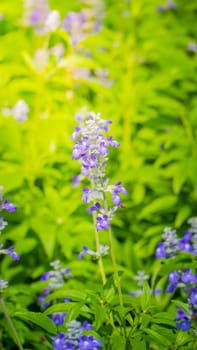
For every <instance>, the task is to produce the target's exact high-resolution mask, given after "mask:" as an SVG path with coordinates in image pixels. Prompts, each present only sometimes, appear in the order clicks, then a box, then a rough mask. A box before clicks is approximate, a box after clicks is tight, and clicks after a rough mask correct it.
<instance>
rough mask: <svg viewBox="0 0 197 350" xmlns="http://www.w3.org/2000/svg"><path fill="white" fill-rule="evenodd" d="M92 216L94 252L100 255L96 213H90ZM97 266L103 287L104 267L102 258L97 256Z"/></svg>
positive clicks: (104, 278)
mask: <svg viewBox="0 0 197 350" xmlns="http://www.w3.org/2000/svg"><path fill="white" fill-rule="evenodd" d="M92 216H93V222H94V229H95V241H96V250H97V252H98V253H100V241H99V234H98V231H97V229H96V213H95V212H93V213H92ZM98 265H99V269H100V274H101V278H102V282H103V285H104V284H105V283H106V275H105V269H104V265H103V259H102V256H99V258H98Z"/></svg>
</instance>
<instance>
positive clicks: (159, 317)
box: [152, 312, 175, 327]
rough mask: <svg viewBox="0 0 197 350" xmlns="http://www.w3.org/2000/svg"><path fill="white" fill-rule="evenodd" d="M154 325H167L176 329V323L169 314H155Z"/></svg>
mask: <svg viewBox="0 0 197 350" xmlns="http://www.w3.org/2000/svg"><path fill="white" fill-rule="evenodd" d="M152 322H153V323H158V324H166V325H169V326H171V327H175V322H174V321H173V318H172V317H170V316H169V313H168V312H158V313H156V314H154V316H153V318H152Z"/></svg>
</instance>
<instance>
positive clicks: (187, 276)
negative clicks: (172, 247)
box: [181, 268, 194, 283]
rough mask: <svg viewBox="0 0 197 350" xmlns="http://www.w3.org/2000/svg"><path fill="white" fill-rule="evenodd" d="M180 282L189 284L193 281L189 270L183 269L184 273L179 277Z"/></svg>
mask: <svg viewBox="0 0 197 350" xmlns="http://www.w3.org/2000/svg"><path fill="white" fill-rule="evenodd" d="M181 281H182V282H184V283H191V282H193V281H194V275H193V274H192V271H191V269H189V268H187V269H185V272H184V273H182V275H181Z"/></svg>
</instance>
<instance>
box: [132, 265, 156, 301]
mask: <svg viewBox="0 0 197 350" xmlns="http://www.w3.org/2000/svg"><path fill="white" fill-rule="evenodd" d="M149 278H150V276H149V275H146V274H145V272H144V271H138V272H137V275H134V276H133V279H134V280H135V281H137V286H138V287H139V289H138V290H136V291H134V292H129V293H128V294H129V295H131V296H132V297H138V296H140V295H142V293H143V286H144V282H145V281H147V280H149ZM150 293H151V294H154V295H155V294H160V293H161V290H160V289H156V290H152V289H151V290H150Z"/></svg>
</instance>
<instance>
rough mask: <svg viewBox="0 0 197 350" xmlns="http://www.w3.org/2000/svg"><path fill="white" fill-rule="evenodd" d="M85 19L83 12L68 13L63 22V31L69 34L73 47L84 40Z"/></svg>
mask: <svg viewBox="0 0 197 350" xmlns="http://www.w3.org/2000/svg"><path fill="white" fill-rule="evenodd" d="M86 24H87V19H86V17H85V14H84V12H82V11H81V12H69V13H68V14H67V16H66V17H65V18H64V21H63V27H62V28H63V29H64V30H65V31H67V32H68V33H69V34H70V37H71V41H72V44H73V45H76V44H77V43H78V42H79V41H81V40H82V39H84V38H85V27H86Z"/></svg>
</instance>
